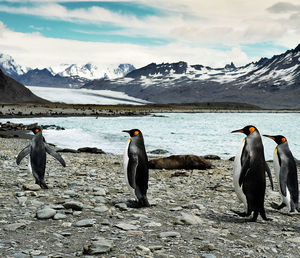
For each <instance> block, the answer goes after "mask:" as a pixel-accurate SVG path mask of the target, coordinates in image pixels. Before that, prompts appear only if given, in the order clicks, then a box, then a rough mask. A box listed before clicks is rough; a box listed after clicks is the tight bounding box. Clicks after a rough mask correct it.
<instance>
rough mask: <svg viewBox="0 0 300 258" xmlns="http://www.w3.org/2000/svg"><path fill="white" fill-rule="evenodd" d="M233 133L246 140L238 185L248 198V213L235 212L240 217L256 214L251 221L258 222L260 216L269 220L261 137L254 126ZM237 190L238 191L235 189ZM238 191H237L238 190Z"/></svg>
mask: <svg viewBox="0 0 300 258" xmlns="http://www.w3.org/2000/svg"><path fill="white" fill-rule="evenodd" d="M232 133H244V134H246V135H247V137H246V138H245V142H244V146H243V148H242V153H241V155H240V160H239V161H237V162H240V171H238V172H237V176H238V184H239V187H241V188H242V192H243V193H244V195H245V197H246V203H245V206H246V211H245V212H244V213H240V212H235V213H237V214H238V215H240V216H243V217H246V216H250V215H251V213H252V212H254V215H253V218H252V219H251V221H256V219H257V216H258V214H259V213H260V215H261V216H262V218H263V219H264V220H267V218H266V215H265V209H264V197H265V189H266V176H265V171H266V170H267V168H266V161H265V156H264V148H263V144H262V140H261V136H260V134H259V131H258V130H257V128H256V127H255V126H253V125H249V126H245V127H244V128H242V129H239V130H235V131H232ZM235 190H236V189H235ZM236 191H237V190H236Z"/></svg>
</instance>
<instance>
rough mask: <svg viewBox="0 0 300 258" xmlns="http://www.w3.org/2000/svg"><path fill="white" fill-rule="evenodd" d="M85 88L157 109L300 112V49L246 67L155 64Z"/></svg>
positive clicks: (94, 82)
mask: <svg viewBox="0 0 300 258" xmlns="http://www.w3.org/2000/svg"><path fill="white" fill-rule="evenodd" d="M84 87H86V88H90V89H110V90H115V91H121V92H124V93H126V94H128V95H130V96H133V97H137V98H141V99H144V100H147V101H150V102H156V103H183V102H185V103H187V102H206V101H234V102H246V103H250V104H255V105H259V106H262V107H274V108H279V107H281V108H289V107H293V108H295V107H298V108H300V101H299V96H300V45H299V46H297V47H296V48H295V49H292V50H288V51H286V52H285V53H283V54H281V55H276V56H273V57H272V58H262V59H260V60H259V61H258V62H253V63H250V64H247V65H245V66H242V67H235V65H234V64H233V63H231V64H228V65H226V66H225V67H223V68H211V67H208V66H203V65H189V64H188V63H186V62H178V63H171V64H169V63H163V64H155V63H152V64H149V65H147V66H145V67H142V68H140V69H136V70H134V71H132V72H130V73H128V74H127V75H126V76H125V77H123V78H118V79H113V80H95V81H93V82H89V83H87V84H86V85H85V86H84Z"/></svg>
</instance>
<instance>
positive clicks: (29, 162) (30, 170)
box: [28, 155, 32, 174]
mask: <svg viewBox="0 0 300 258" xmlns="http://www.w3.org/2000/svg"><path fill="white" fill-rule="evenodd" d="M28 171H29V173H30V174H31V173H32V167H31V158H30V155H29V159H28Z"/></svg>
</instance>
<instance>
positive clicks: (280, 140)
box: [263, 134, 287, 145]
mask: <svg viewBox="0 0 300 258" xmlns="http://www.w3.org/2000/svg"><path fill="white" fill-rule="evenodd" d="M263 136H265V137H268V138H270V139H272V140H273V141H275V142H276V143H277V144H278V145H279V144H282V143H285V142H286V141H287V140H286V138H285V137H284V136H283V135H274V136H272V135H266V134H264V135H263Z"/></svg>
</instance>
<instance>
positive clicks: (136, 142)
mask: <svg viewBox="0 0 300 258" xmlns="http://www.w3.org/2000/svg"><path fill="white" fill-rule="evenodd" d="M123 132H126V133H128V134H129V135H130V139H129V142H128V145H127V147H126V150H125V153H124V172H125V179H126V182H127V183H128V185H129V187H131V188H132V189H133V190H134V193H135V196H136V198H137V199H138V204H139V206H141V207H148V206H150V204H149V202H148V199H147V196H146V194H147V190H148V180H149V168H148V157H147V153H146V149H145V144H144V138H143V134H142V132H141V131H140V130H139V129H132V130H129V131H126V130H125V131H123Z"/></svg>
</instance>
